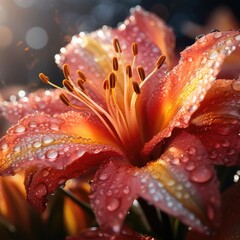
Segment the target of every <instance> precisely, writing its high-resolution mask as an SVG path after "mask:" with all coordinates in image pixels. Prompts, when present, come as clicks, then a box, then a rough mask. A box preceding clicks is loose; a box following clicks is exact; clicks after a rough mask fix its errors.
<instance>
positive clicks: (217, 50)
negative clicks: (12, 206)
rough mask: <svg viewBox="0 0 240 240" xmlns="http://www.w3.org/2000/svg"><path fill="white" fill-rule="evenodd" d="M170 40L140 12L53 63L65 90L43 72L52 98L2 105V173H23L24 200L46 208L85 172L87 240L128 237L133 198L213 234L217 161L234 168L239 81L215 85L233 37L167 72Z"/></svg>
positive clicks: (190, 52) (80, 41) (44, 94)
mask: <svg viewBox="0 0 240 240" xmlns="http://www.w3.org/2000/svg"><path fill="white" fill-rule="evenodd" d="M174 42H175V41H174V34H173V31H172V29H171V28H169V27H167V26H166V25H165V23H164V22H163V21H162V20H161V19H159V18H157V17H156V16H155V15H153V14H151V13H148V12H146V11H144V10H143V9H141V8H139V7H136V8H135V9H134V10H132V12H131V16H130V17H129V18H128V19H127V20H125V22H124V23H123V24H121V25H120V26H119V27H118V28H117V29H112V28H108V27H103V28H102V29H100V30H98V31H96V32H93V33H90V34H85V33H80V34H79V35H76V36H74V37H73V38H72V41H71V43H69V44H68V45H67V46H66V47H65V48H62V49H61V53H60V55H57V56H56V61H57V63H58V64H59V65H60V66H62V67H63V72H64V77H65V79H64V80H63V82H62V83H63V86H64V87H59V86H58V85H55V84H54V82H52V81H50V79H49V78H48V77H47V76H46V75H44V74H43V73H41V74H40V78H41V80H42V81H43V82H45V83H47V84H49V85H51V86H53V87H55V88H56V90H47V91H40V92H37V93H33V94H31V95H29V97H27V98H24V99H20V100H19V101H18V102H15V103H6V102H5V103H4V104H2V106H1V110H2V114H3V115H4V116H5V117H6V118H7V119H9V120H10V121H11V122H13V123H14V125H13V126H12V127H11V128H10V129H9V130H8V131H7V134H6V135H5V136H4V137H3V138H2V139H1V140H0V174H1V175H3V176H4V175H11V174H15V173H16V172H18V171H20V170H22V169H25V187H26V191H27V198H28V200H29V201H30V202H31V203H32V204H33V205H34V206H35V207H36V208H37V209H39V210H44V209H45V205H46V202H47V196H48V195H49V194H51V193H52V192H53V191H54V190H55V189H56V188H57V187H58V186H61V185H62V184H64V183H65V182H66V181H67V180H68V179H71V178H77V177H79V176H81V175H83V174H85V173H86V172H89V171H92V172H94V177H93V181H92V183H91V194H90V202H91V205H92V208H93V211H94V213H95V216H96V220H97V222H98V224H99V230H96V231H95V233H93V237H92V239H98V238H97V236H99V239H104V237H105V239H112V236H114V237H116V238H114V239H130V238H131V237H128V238H127V237H126V238H124V237H122V236H123V235H124V233H123V231H124V228H125V227H124V219H125V217H126V215H127V213H128V210H129V208H130V207H131V205H132V204H133V202H134V200H136V199H138V198H142V199H144V200H146V201H147V202H148V203H149V204H152V205H153V206H155V207H156V208H159V209H161V210H162V211H164V212H166V213H168V214H170V215H172V216H175V217H177V218H179V219H180V220H181V221H182V222H183V223H185V224H186V225H188V226H191V227H192V228H194V229H196V230H198V231H200V232H205V233H206V232H209V231H210V230H211V229H214V228H216V227H218V226H219V223H220V218H221V211H220V207H221V206H220V205H221V204H220V193H219V189H218V186H219V183H218V179H217V176H216V173H215V170H214V164H224V165H235V164H238V159H237V156H238V155H239V151H240V150H239V149H240V148H239V147H240V146H239V134H238V133H239V111H238V109H239V103H240V101H239V100H240V91H239V90H240V87H239V86H240V83H239V81H237V80H217V81H215V79H216V78H217V75H218V73H219V71H220V70H221V66H222V64H223V61H224V59H225V58H226V57H227V56H229V55H230V54H231V53H232V52H233V51H234V50H235V49H237V48H239V46H240V33H239V31H224V32H212V33H210V34H207V35H206V36H203V37H202V38H200V39H198V40H197V41H196V42H195V43H194V44H193V45H192V46H190V47H187V48H186V49H185V50H184V51H183V52H182V53H181V58H180V61H179V63H178V65H176V66H175V67H173V65H174ZM112 43H113V45H112ZM172 67H173V68H172ZM206 94H207V95H206ZM58 97H60V100H61V101H60V100H59V98H58ZM62 102H63V103H62ZM196 110H197V111H196ZM16 122H17V123H16ZM85 234H88V237H89V238H88V239H91V238H90V237H91V236H90V235H91V231H90V232H87V233H85ZM89 234H90V235H89ZM94 234H95V235H94ZM96 235H97V236H96ZM85 236H87V235H85ZM103 236H104V237H103ZM133 236H134V237H133ZM118 237H119V238H118ZM134 238H135V239H144V238H143V237H141V236H140V237H139V236H138V235H136V234H135V235H132V238H131V239H134ZM146 239H149V238H146Z"/></svg>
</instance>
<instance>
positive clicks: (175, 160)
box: [172, 158, 180, 165]
mask: <svg viewBox="0 0 240 240" xmlns="http://www.w3.org/2000/svg"><path fill="white" fill-rule="evenodd" d="M179 162H180V161H179V159H178V158H174V159H173V160H172V163H173V164H175V165H178V164H179Z"/></svg>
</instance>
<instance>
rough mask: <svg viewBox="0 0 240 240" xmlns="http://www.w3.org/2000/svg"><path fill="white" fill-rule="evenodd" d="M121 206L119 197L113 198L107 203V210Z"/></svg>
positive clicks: (111, 210)
mask: <svg viewBox="0 0 240 240" xmlns="http://www.w3.org/2000/svg"><path fill="white" fill-rule="evenodd" d="M119 206H120V201H119V200H118V199H117V198H113V199H111V200H110V202H109V204H108V205H107V210H108V211H110V212H113V211H115V210H117V209H118V207H119Z"/></svg>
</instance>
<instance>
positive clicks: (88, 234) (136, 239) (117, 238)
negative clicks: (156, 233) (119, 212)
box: [67, 226, 155, 240]
mask: <svg viewBox="0 0 240 240" xmlns="http://www.w3.org/2000/svg"><path fill="white" fill-rule="evenodd" d="M113 238H114V240H155V238H153V237H148V236H143V235H140V234H138V233H136V232H134V231H133V230H131V229H130V228H129V227H127V226H125V227H124V229H123V230H122V232H121V233H120V234H117V235H113V234H112V233H108V232H104V231H101V230H99V229H95V228H92V229H88V230H86V231H85V232H83V233H82V234H81V235H80V236H79V237H68V238H67V240H85V239H89V240H91V239H92V240H111V239H113Z"/></svg>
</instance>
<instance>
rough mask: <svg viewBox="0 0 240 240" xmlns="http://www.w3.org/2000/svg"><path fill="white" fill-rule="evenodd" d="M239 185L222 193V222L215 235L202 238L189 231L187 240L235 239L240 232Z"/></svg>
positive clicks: (200, 235)
mask: <svg viewBox="0 0 240 240" xmlns="http://www.w3.org/2000/svg"><path fill="white" fill-rule="evenodd" d="M239 187H240V186H239V183H237V184H235V185H233V186H232V187H230V188H229V189H228V190H227V191H226V192H224V193H223V216H224V218H223V221H222V223H221V225H220V227H219V229H218V230H217V231H216V232H215V234H213V235H211V236H206V235H205V236H204V235H203V234H200V233H196V232H195V231H191V232H189V234H188V237H187V239H188V240H198V239H199V240H228V239H237V238H238V237H239V232H240V226H239V221H240V211H239V210H240V208H239V204H240V190H239V189H240V188H239Z"/></svg>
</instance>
